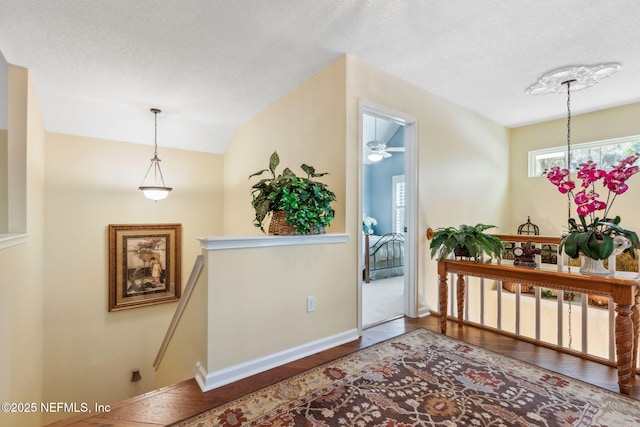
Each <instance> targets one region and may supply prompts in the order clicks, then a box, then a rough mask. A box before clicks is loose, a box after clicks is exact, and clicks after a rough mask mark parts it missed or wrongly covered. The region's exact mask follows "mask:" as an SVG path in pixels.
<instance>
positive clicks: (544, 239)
mask: <svg viewBox="0 0 640 427" xmlns="http://www.w3.org/2000/svg"><path fill="white" fill-rule="evenodd" d="M492 236H496V237H497V238H498V239H500V240H502V241H503V242H517V243H526V242H529V241H531V242H532V243H550V244H554V245H559V244H560V241H561V240H562V238H560V237H557V236H538V235H531V234H529V235H527V234H492Z"/></svg>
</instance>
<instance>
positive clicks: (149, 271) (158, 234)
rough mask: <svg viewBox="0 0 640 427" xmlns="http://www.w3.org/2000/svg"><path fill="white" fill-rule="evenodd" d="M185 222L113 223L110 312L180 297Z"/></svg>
mask: <svg viewBox="0 0 640 427" xmlns="http://www.w3.org/2000/svg"><path fill="white" fill-rule="evenodd" d="M181 243H182V224H150V225H136V224H109V311H118V310H125V309H129V308H136V307H144V306H149V305H155V304H162V303H167V302H174V301H178V300H179V299H180V293H181V286H180V277H181V274H180V271H181V270H180V267H181V266H180V264H181V255H182V254H181V251H182V247H181Z"/></svg>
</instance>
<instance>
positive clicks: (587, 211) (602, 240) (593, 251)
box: [546, 153, 640, 259]
mask: <svg viewBox="0 0 640 427" xmlns="http://www.w3.org/2000/svg"><path fill="white" fill-rule="evenodd" d="M638 158H640V154H638V153H636V154H634V155H631V156H629V157H627V158H625V159H623V160H621V161H620V162H619V163H618V164H617V165H615V166H614V167H613V169H611V171H609V172H607V171H605V170H603V169H598V167H597V165H596V163H594V162H593V161H592V160H587V161H586V162H584V163H580V165H579V168H578V173H577V175H576V178H577V180H580V181H581V182H580V186H579V187H578V186H577V184H576V182H575V181H573V180H572V179H571V174H570V172H569V170H568V169H566V168H560V167H558V166H554V167H552V168H551V169H550V170H549V171H548V172H547V174H546V175H547V179H548V180H549V181H550V182H551V183H552V184H553V185H555V186H556V187H557V188H558V191H559V192H560V193H562V194H568V196H569V197H570V198H571V199H572V200H573V202H574V203H575V204H576V206H577V208H576V213H577V214H578V218H579V220H580V223H578V222H577V221H576V220H575V219H574V218H569V221H568V222H569V234H568V235H566V236H565V237H563V239H562V242H561V243H560V248H561V249H562V248H564V252H565V253H566V254H567V255H569V256H570V257H571V258H578V256H579V255H580V254H581V253H582V254H584V255H586V256H588V257H589V258H592V259H607V258H608V257H609V256H610V255H611V254H612V253H613V251H614V249H615V247H616V246H618V245H622V244H626V245H627V246H626V248H625V249H624V252H629V253H630V254H631V255H632V256H634V257H635V249H637V248H638V235H637V234H636V233H635V232H634V231H631V230H628V229H626V228H622V227H621V226H620V221H621V219H620V216H616V217H615V218H610V217H609V215H610V211H611V207H612V206H613V202H614V201H615V199H616V197H617V196H619V195H620V194H623V193H625V192H626V191H627V190H628V189H629V186H628V185H627V183H626V181H627V180H628V179H629V178H630V177H632V176H633V175H635V174H636V173H638V170H639V167H638V166H637V165H635V163H636V161H637V160H638ZM597 183H600V184H601V185H602V187H603V189H604V190H605V191H606V192H607V194H606V199H604V200H603V199H602V198H601V196H600V193H598V192H597V191H599V190H597V189H596V184H597ZM600 211H603V213H602V219H600V217H599V216H597V212H600ZM620 236H622V237H625V238H626V239H628V241H629V243H628V244H627V243H626V242H624V243H623V241H624V239H620V238H618V237H620Z"/></svg>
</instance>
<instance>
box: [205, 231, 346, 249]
mask: <svg viewBox="0 0 640 427" xmlns="http://www.w3.org/2000/svg"><path fill="white" fill-rule="evenodd" d="M198 240H199V241H200V247H201V248H202V249H206V250H208V251H215V250H224V249H244V248H265V247H271V246H296V245H321V244H329V243H346V242H347V241H348V240H349V235H348V234H344V233H326V234H312V235H307V236H233V237H198Z"/></svg>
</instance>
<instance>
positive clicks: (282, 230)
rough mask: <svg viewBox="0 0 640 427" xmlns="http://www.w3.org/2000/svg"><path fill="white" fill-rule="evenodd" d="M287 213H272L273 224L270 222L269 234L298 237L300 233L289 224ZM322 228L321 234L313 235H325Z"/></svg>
mask: <svg viewBox="0 0 640 427" xmlns="http://www.w3.org/2000/svg"><path fill="white" fill-rule="evenodd" d="M286 217H287V213H286V212H285V211H273V212H272V213H271V222H269V234H271V235H274V236H290V235H296V234H298V232H297V231H296V229H295V228H294V227H293V225H291V224H289V223H288V222H287V218H286ZM324 233H325V230H324V228H322V229H321V230H320V231H319V232H316V233H311V234H324Z"/></svg>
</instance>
